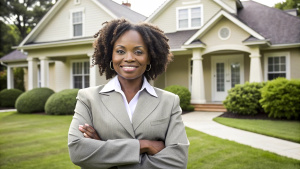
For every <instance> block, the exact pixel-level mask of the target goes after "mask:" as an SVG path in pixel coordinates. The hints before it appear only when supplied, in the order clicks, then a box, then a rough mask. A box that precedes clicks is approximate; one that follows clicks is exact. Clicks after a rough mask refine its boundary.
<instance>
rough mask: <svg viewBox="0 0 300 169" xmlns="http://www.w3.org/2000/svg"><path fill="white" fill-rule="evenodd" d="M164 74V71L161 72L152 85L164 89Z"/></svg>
mask: <svg viewBox="0 0 300 169" xmlns="http://www.w3.org/2000/svg"><path fill="white" fill-rule="evenodd" d="M165 75H166V73H163V74H161V75H159V76H158V77H157V78H156V79H155V81H154V86H155V87H158V88H161V89H164V88H165V87H166V83H165V82H166V79H165Z"/></svg>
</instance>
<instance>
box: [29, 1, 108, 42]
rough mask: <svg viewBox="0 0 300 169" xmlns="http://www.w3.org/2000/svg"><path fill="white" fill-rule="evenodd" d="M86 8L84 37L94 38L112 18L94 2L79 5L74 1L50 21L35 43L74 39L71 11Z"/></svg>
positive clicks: (84, 2) (68, 3) (69, 2)
mask: <svg viewBox="0 0 300 169" xmlns="http://www.w3.org/2000/svg"><path fill="white" fill-rule="evenodd" d="M81 8H84V23H83V26H84V36H93V35H94V34H95V33H96V32H97V31H98V30H99V29H100V28H101V26H102V23H103V22H104V21H107V20H111V19H112V17H111V16H109V15H108V14H107V13H106V12H104V11H103V10H102V9H101V8H100V7H99V6H97V5H96V4H95V3H94V2H92V1H81V3H80V4H79V5H75V4H74V0H68V2H67V3H66V4H65V5H64V6H63V7H62V8H61V9H60V11H59V12H58V13H57V14H56V15H55V16H54V17H53V18H52V19H51V20H50V21H49V23H48V24H47V26H46V27H45V28H44V29H43V31H42V32H40V34H39V35H38V36H37V38H36V39H35V40H34V42H47V41H57V40H63V39H70V38H72V37H71V35H72V32H71V20H70V19H71V12H70V11H71V10H74V9H81Z"/></svg>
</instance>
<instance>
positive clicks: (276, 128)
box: [213, 117, 300, 143]
mask: <svg viewBox="0 0 300 169" xmlns="http://www.w3.org/2000/svg"><path fill="white" fill-rule="evenodd" d="M213 120H214V121H216V122H218V123H221V124H224V125H226V126H230V127H234V128H238V129H242V130H246V131H250V132H254V133H258V134H263V135H267V136H271V137H276V138H280V139H284V140H288V141H292V142H296V143H300V134H299V133H300V121H290V120H289V121H288V120H260V119H234V118H224V117H216V118H214V119H213Z"/></svg>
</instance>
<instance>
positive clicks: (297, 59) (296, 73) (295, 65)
mask: <svg viewBox="0 0 300 169" xmlns="http://www.w3.org/2000/svg"><path fill="white" fill-rule="evenodd" d="M290 54H291V79H300V48H297V49H291V53H290Z"/></svg>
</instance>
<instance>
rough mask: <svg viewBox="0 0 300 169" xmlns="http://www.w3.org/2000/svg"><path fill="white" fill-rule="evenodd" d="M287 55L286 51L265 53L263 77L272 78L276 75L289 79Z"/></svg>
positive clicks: (276, 76)
mask: <svg viewBox="0 0 300 169" xmlns="http://www.w3.org/2000/svg"><path fill="white" fill-rule="evenodd" d="M288 68H289V55H288V53H273V54H266V57H265V79H266V80H273V79H276V78H278V77H284V78H287V79H289V78H290V77H289V74H290V72H289V71H288Z"/></svg>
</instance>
